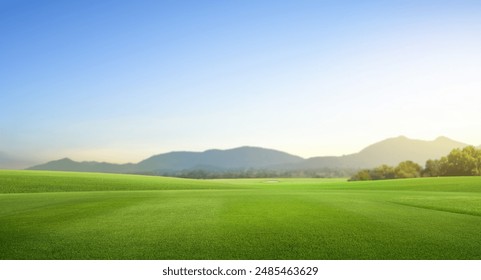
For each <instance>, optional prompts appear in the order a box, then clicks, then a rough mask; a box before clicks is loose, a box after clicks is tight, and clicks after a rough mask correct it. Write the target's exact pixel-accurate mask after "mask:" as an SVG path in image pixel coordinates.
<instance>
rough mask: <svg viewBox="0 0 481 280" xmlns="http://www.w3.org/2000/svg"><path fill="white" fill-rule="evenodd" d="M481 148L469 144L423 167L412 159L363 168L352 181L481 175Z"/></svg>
mask: <svg viewBox="0 0 481 280" xmlns="http://www.w3.org/2000/svg"><path fill="white" fill-rule="evenodd" d="M480 175H481V149H477V148H475V147H474V146H467V147H465V148H463V149H459V148H458V149H454V150H452V151H451V152H450V153H449V154H448V155H447V156H444V157H442V158H440V159H434V160H432V159H430V160H428V161H426V164H425V166H424V168H423V167H421V165H419V164H417V163H415V162H412V161H409V160H408V161H403V162H401V163H399V164H398V165H397V166H395V167H392V166H388V165H381V166H378V167H376V168H373V169H363V170H360V171H359V172H357V173H356V174H354V175H353V176H352V177H351V178H350V179H349V180H350V181H363V180H383V179H398V178H416V177H438V176H480Z"/></svg>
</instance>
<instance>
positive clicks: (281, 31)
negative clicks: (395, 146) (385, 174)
mask: <svg viewBox="0 0 481 280" xmlns="http://www.w3.org/2000/svg"><path fill="white" fill-rule="evenodd" d="M0 35H1V36H0V77H1V78H0V101H1V103H0V104H1V110H0V151H3V152H6V153H8V154H10V155H14V156H17V157H22V158H25V159H29V160H31V161H35V162H42V161H46V160H53V159H57V158H61V157H66V156H68V157H71V158H73V159H76V160H104V161H111V162H128V161H132V162H136V161H139V160H141V159H143V158H145V157H148V156H150V155H152V154H158V153H163V152H167V151H171V150H198V151H199V150H205V149H209V148H233V147H236V146H243V145H250V146H261V147H269V148H274V149H280V150H284V151H287V152H290V153H293V154H297V155H300V156H304V157H309V156H318V155H341V154H348V153H353V152H357V151H359V150H360V149H361V148H363V147H365V146H366V145H368V144H371V143H373V142H376V141H379V140H382V139H384V138H388V137H393V136H398V135H406V136H408V137H411V138H419V139H434V138H436V137H437V136H439V135H445V136H448V137H451V138H454V139H456V140H459V141H463V142H467V143H469V144H475V145H479V144H481V133H480V131H481V110H480V108H481V51H480V50H481V2H480V1H245V0H242V1H241V0H236V1H203V0H202V1H199V0H198V1H181V0H179V1H98V0H97V1H88V0H83V1H21V0H19V1H13V0H11V1H1V0H0Z"/></svg>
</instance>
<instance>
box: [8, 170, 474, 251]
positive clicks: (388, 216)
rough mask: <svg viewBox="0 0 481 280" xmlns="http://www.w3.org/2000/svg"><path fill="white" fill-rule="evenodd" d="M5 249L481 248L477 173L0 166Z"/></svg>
mask: <svg viewBox="0 0 481 280" xmlns="http://www.w3.org/2000/svg"><path fill="white" fill-rule="evenodd" d="M0 193H2V194H0V259H480V258H481V238H479V236H480V234H479V233H480V232H481V207H480V206H479V205H481V178H479V177H458V178H426V179H425V178H422V179H409V180H391V181H374V182H373V181H371V182H346V180H345V179H247V180H184V179H175V178H162V177H148V176H137V175H111V174H94V173H70V172H34V171H1V172H0Z"/></svg>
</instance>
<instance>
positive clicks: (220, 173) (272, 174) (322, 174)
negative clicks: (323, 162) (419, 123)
mask: <svg viewBox="0 0 481 280" xmlns="http://www.w3.org/2000/svg"><path fill="white" fill-rule="evenodd" d="M354 172H356V170H355V169H350V168H321V169H315V170H271V169H255V168H248V169H234V170H206V169H187V170H179V171H162V170H158V171H153V172H143V173H137V174H143V175H154V176H168V177H179V178H191V179H233V178H341V177H344V178H345V177H349V176H351V175H352V174H353V173H354Z"/></svg>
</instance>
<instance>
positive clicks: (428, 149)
mask: <svg viewBox="0 0 481 280" xmlns="http://www.w3.org/2000/svg"><path fill="white" fill-rule="evenodd" d="M465 146H468V145H467V144H465V143H461V142H458V141H454V140H451V139H449V138H446V137H438V138H436V139H435V140H433V141H424V140H415V139H409V138H407V137H405V136H399V137H395V138H389V139H386V140H383V141H380V142H377V143H375V144H372V145H370V146H368V147H366V148H364V149H363V150H361V151H360V152H358V153H354V154H350V155H344V156H328V157H326V156H324V157H312V158H307V159H304V158H302V157H299V156H296V155H291V154H288V153H286V152H282V151H277V150H272V149H265V148H259V147H239V148H234V149H228V150H207V151H204V152H169V153H164V154H159V155H154V156H152V157H150V158H147V159H145V160H142V161H140V162H138V163H135V164H134V163H128V164H113V163H107V162H95V161H92V162H76V161H73V160H71V159H69V158H64V159H60V160H56V161H51V162H48V163H45V164H40V165H36V166H33V167H30V168H28V169H30V170H59V171H83V172H107V173H156V174H162V173H168V172H176V171H181V170H206V171H219V172H221V171H227V170H243V169H244V170H245V169H267V170H316V169H322V168H332V169H336V168H350V169H359V168H371V167H375V166H378V165H381V164H388V165H396V164H398V163H399V162H401V161H405V160H412V161H414V162H417V163H419V164H421V165H424V163H425V162H426V160H428V159H437V158H440V157H442V156H445V155H447V154H448V153H449V152H450V151H451V150H452V149H455V148H463V147H465Z"/></svg>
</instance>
